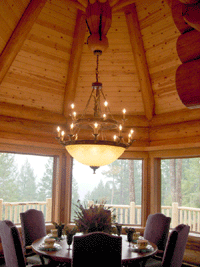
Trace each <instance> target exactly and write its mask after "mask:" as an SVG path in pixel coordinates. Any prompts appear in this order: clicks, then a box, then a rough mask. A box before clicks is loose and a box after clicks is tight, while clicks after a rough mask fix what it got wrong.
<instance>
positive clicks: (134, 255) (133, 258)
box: [32, 235, 158, 266]
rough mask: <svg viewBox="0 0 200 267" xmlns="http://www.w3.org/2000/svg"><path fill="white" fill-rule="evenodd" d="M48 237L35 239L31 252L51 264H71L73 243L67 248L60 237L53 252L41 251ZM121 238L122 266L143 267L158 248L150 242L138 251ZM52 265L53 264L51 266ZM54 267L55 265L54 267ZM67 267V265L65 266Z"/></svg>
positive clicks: (64, 240) (124, 238)
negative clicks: (145, 247) (146, 246)
mask: <svg viewBox="0 0 200 267" xmlns="http://www.w3.org/2000/svg"><path fill="white" fill-rule="evenodd" d="M47 237H49V235H47V236H45V237H42V238H40V239H37V240H35V241H34V242H33V244H32V249H33V251H34V252H35V253H36V254H38V255H40V256H43V257H45V258H49V259H50V261H51V262H54V263H55V262H59V263H66V264H67V263H68V264H69V265H70V264H71V261H72V249H73V243H72V244H71V246H70V247H69V245H68V244H67V240H66V236H62V237H61V239H59V240H56V241H55V244H54V245H55V248H56V249H55V250H54V249H53V250H51V249H48V250H46V249H43V247H44V240H45V238H47ZM121 237H122V266H128V265H129V264H132V263H134V266H143V265H145V262H146V260H147V259H148V258H149V257H152V256H153V255H155V254H156V252H157V251H158V248H157V246H156V245H155V244H153V243H152V242H148V243H149V245H148V248H149V249H144V250H139V249H138V248H137V245H136V244H134V243H133V242H131V243H129V242H128V240H127V235H121ZM52 265H53V264H52ZM54 266H55V265H54ZM67 266H68V265H67Z"/></svg>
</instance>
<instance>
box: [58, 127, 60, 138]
mask: <svg viewBox="0 0 200 267" xmlns="http://www.w3.org/2000/svg"><path fill="white" fill-rule="evenodd" d="M57 132H58V138H60V127H59V126H58V127H57Z"/></svg>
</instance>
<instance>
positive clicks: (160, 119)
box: [149, 108, 200, 128]
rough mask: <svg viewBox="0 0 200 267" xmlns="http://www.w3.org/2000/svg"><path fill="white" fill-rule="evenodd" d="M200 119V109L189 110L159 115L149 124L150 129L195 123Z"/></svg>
mask: <svg viewBox="0 0 200 267" xmlns="http://www.w3.org/2000/svg"><path fill="white" fill-rule="evenodd" d="M199 118H200V109H191V110H188V109H187V108H185V109H183V110H180V111H176V112H167V113H163V114H159V115H155V116H154V117H153V119H152V120H151V122H150V123H149V127H150V128H151V127H155V126H161V125H169V124H176V123H181V122H187V121H195V120H199Z"/></svg>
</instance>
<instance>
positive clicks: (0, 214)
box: [0, 198, 3, 221]
mask: <svg viewBox="0 0 200 267" xmlns="http://www.w3.org/2000/svg"><path fill="white" fill-rule="evenodd" d="M2 214H3V199H2V198H1V199H0V220H1V221H2V219H3V218H2Z"/></svg>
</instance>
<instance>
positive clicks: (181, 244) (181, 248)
mask: <svg viewBox="0 0 200 267" xmlns="http://www.w3.org/2000/svg"><path fill="white" fill-rule="evenodd" d="M189 230H190V227H189V226H188V225H185V224H179V225H178V226H176V227H175V228H174V229H173V230H172V231H171V233H170V235H169V238H168V240H167V244H166V248H165V251H164V255H163V258H162V262H161V261H156V260H155V259H153V260H152V261H151V259H149V260H148V261H147V263H146V265H145V266H147V267H181V266H182V261H183V256H184V252H185V247H186V243H187V239H188V234H189Z"/></svg>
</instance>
